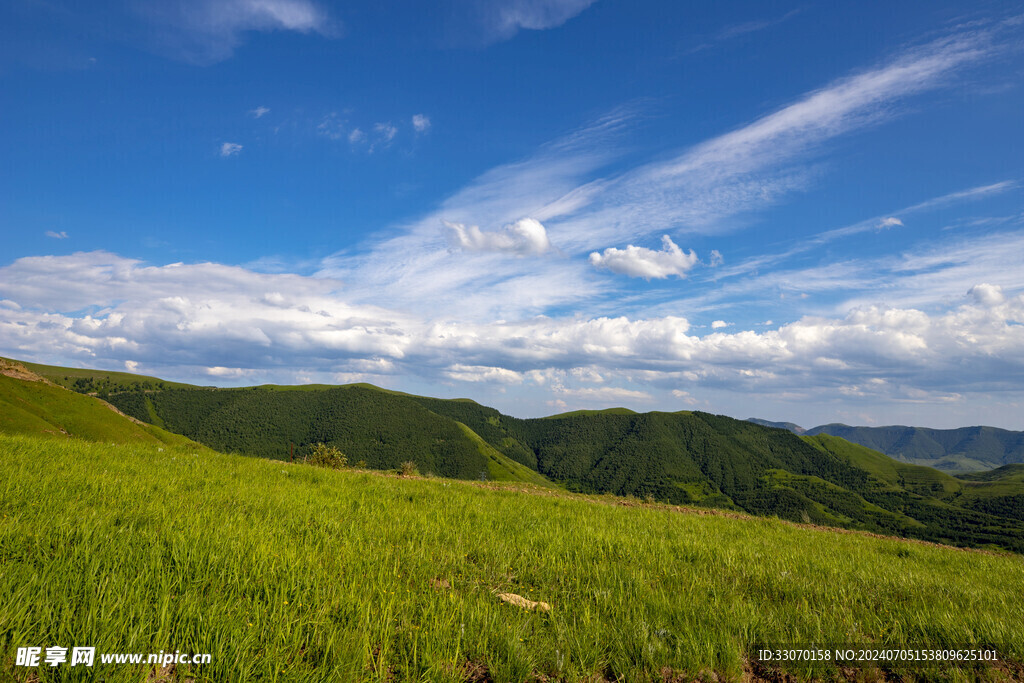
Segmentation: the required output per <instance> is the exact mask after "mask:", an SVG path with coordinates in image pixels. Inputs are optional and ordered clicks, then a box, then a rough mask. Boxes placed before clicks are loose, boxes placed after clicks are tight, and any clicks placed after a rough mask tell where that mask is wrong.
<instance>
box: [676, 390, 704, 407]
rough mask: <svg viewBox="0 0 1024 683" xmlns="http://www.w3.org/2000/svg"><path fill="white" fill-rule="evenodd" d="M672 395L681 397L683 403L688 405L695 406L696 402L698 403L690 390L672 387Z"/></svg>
mask: <svg viewBox="0 0 1024 683" xmlns="http://www.w3.org/2000/svg"><path fill="white" fill-rule="evenodd" d="M672 395H673V396H674V397H675V398H678V399H682V401H683V403H685V404H686V405H688V406H695V405H697V403H699V401H697V399H695V398H694V397H693V396H691V395H690V392H688V391H683V390H682V389H673V390H672Z"/></svg>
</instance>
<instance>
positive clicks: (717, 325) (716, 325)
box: [711, 320, 732, 330]
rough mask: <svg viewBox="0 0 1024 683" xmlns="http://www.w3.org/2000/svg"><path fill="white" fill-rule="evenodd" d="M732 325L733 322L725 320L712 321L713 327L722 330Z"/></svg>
mask: <svg viewBox="0 0 1024 683" xmlns="http://www.w3.org/2000/svg"><path fill="white" fill-rule="evenodd" d="M730 325H732V323H727V322H725V321H724V320H715V321H713V322H712V323H711V329H713V330H722V329H725V328H726V327H729V326H730Z"/></svg>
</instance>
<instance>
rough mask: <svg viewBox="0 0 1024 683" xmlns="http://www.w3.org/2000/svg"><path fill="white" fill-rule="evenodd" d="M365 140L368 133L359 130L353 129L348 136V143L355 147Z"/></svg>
mask: <svg viewBox="0 0 1024 683" xmlns="http://www.w3.org/2000/svg"><path fill="white" fill-rule="evenodd" d="M365 139H366V133H364V132H363V131H362V130H360V129H359V128H353V129H352V131H351V132H350V133H349V134H348V141H349V143H351V144H353V145H356V144H359V143H360V142H362V141H363V140H365Z"/></svg>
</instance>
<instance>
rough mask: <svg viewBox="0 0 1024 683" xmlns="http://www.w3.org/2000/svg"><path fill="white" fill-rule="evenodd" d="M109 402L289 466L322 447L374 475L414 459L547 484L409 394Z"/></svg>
mask: <svg viewBox="0 0 1024 683" xmlns="http://www.w3.org/2000/svg"><path fill="white" fill-rule="evenodd" d="M110 401H111V403H113V404H114V405H116V406H117V407H118V408H119V409H121V410H123V411H124V412H125V413H126V414H128V415H131V416H132V417H135V418H138V419H140V420H144V421H150V422H153V423H157V421H159V423H160V424H163V425H165V426H166V427H167V429H170V430H172V431H174V432H177V433H179V434H184V435H186V436H188V437H189V438H191V439H195V440H196V441H199V442H201V443H204V444H206V445H207V446H209V447H211V448H214V449H216V450H219V451H223V452H238V453H242V454H245V455H252V456H259V457H265V458H274V459H279V460H285V459H289V458H290V457H291V454H292V450H293V447H294V453H295V457H296V458H303V457H306V455H307V454H308V453H309V451H310V449H311V448H312V447H313V445H314V444H316V443H324V444H327V445H329V446H334V447H336V448H338V449H339V450H340V451H341V452H343V453H345V454H346V455H347V456H348V458H349V459H350V460H353V461H360V460H362V461H365V462H366V463H367V464H368V465H369V467H372V468H374V469H395V468H397V467H398V466H399V465H400V464H401V463H403V462H406V461H411V462H414V463H415V464H416V467H417V468H418V470H419V471H420V472H424V473H427V472H429V473H432V474H437V475H440V476H444V477H456V478H461V479H479V478H481V476H483V477H484V478H487V477H488V476H492V477H493V478H496V479H503V480H508V479H512V480H516V479H518V480H522V481H533V482H535V483H543V482H545V480H544V478H543V477H541V476H540V475H538V474H537V473H536V472H533V471H528V469H527V468H523V467H518V466H517V463H515V462H512V461H509V460H508V458H507V457H505V456H504V455H503V454H501V453H500V452H494V451H493V449H487V448H483V447H482V446H486V444H481V442H480V439H479V437H477V436H476V435H475V434H468V433H467V430H466V427H465V425H460V424H458V423H457V422H456V421H454V420H451V419H447V418H445V417H442V416H440V415H437V414H436V413H433V412H431V411H430V410H428V409H427V408H425V407H423V406H422V405H421V404H420V403H418V402H417V401H416V400H414V399H412V398H410V397H407V396H405V395H402V394H398V393H395V392H385V391H380V390H377V389H375V388H368V387H367V386H361V385H348V386H341V387H319V386H318V387H303V389H302V390H298V389H296V388H290V387H274V386H262V387H250V388H246V389H167V390H163V391H152V392H140V391H132V392H123V393H117V394H113V395H111V397H110ZM456 403H458V402H456ZM473 405H475V404H473Z"/></svg>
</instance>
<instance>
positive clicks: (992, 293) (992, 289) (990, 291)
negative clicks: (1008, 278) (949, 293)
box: [967, 282, 1006, 306]
mask: <svg viewBox="0 0 1024 683" xmlns="http://www.w3.org/2000/svg"><path fill="white" fill-rule="evenodd" d="M967 294H968V295H970V296H972V297H974V300H975V301H976V302H978V303H979V304H981V305H983V306H998V305H999V304H1001V303H1003V302H1004V301H1006V297H1005V296H1004V295H1003V288H1002V287H1000V286H999V285H990V284H988V283H987V282H983V283H982V284H980V285H974V286H973V287H971V288H970V289H969V290H968V291H967Z"/></svg>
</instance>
